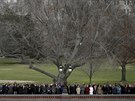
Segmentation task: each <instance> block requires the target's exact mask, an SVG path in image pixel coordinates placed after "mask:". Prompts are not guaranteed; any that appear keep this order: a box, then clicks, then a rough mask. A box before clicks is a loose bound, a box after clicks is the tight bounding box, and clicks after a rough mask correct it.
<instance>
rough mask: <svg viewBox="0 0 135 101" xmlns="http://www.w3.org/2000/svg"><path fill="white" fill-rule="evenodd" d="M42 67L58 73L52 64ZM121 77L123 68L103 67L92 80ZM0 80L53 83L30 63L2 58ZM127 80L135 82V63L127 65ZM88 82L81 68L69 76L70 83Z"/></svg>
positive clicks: (111, 80)
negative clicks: (31, 67) (25, 63)
mask: <svg viewBox="0 0 135 101" xmlns="http://www.w3.org/2000/svg"><path fill="white" fill-rule="evenodd" d="M38 66H39V67H40V68H41V69H44V70H46V71H48V72H51V73H53V74H57V72H56V71H57V70H56V68H55V66H54V65H52V64H40V65H38ZM120 79H121V70H120V69H112V68H107V67H105V68H102V69H100V70H98V71H97V72H95V74H94V75H93V79H92V82H94V83H104V82H111V83H114V82H119V81H120ZM0 80H23V81H25V80H27V81H34V82H39V83H52V79H51V78H49V77H47V76H45V75H43V74H41V73H39V72H36V71H34V70H32V69H29V67H28V65H24V64H19V63H18V62H17V61H16V60H15V59H0ZM127 80H128V82H130V83H135V65H129V66H128V67H127ZM74 82H78V83H88V82H89V78H88V77H87V76H86V74H85V73H83V72H82V71H80V69H75V70H74V71H73V73H72V74H71V76H70V77H69V78H68V83H74Z"/></svg>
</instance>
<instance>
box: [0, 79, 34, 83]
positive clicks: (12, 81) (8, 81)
mask: <svg viewBox="0 0 135 101" xmlns="http://www.w3.org/2000/svg"><path fill="white" fill-rule="evenodd" d="M15 82H16V83H33V82H34V81H23V80H0V83H15Z"/></svg>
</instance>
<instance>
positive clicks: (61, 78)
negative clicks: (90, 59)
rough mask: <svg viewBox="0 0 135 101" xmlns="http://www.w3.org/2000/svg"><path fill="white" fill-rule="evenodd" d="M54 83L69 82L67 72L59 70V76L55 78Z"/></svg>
mask: <svg viewBox="0 0 135 101" xmlns="http://www.w3.org/2000/svg"><path fill="white" fill-rule="evenodd" d="M54 83H60V84H65V83H67V77H66V73H64V72H59V74H58V76H57V77H56V78H55V79H54Z"/></svg>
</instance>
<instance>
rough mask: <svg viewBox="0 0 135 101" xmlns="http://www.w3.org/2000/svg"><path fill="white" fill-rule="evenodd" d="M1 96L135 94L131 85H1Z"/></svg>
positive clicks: (133, 86) (134, 89) (134, 86)
mask: <svg viewBox="0 0 135 101" xmlns="http://www.w3.org/2000/svg"><path fill="white" fill-rule="evenodd" d="M0 94H78V95H79V94H87V95H88V94H89V95H93V94H135V85H133V84H132V85H131V84H126V85H123V84H108V83H106V84H103V85H100V84H92V85H88V84H77V83H75V84H73V85H61V84H18V83H14V84H10V83H7V84H0Z"/></svg>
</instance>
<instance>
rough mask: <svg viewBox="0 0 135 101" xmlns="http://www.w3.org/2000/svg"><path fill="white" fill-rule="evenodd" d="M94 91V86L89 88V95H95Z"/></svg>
mask: <svg viewBox="0 0 135 101" xmlns="http://www.w3.org/2000/svg"><path fill="white" fill-rule="evenodd" d="M93 91H94V89H93V87H92V85H90V87H89V95H93Z"/></svg>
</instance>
